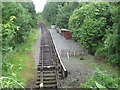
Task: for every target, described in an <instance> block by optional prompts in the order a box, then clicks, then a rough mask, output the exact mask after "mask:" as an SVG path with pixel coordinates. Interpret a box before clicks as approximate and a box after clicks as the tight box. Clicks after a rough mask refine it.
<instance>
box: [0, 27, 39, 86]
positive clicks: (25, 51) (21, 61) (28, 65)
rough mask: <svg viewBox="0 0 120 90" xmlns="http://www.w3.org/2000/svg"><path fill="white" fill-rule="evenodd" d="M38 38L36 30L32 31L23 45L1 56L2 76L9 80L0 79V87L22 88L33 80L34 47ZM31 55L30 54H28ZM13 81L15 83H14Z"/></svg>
mask: <svg viewBox="0 0 120 90" xmlns="http://www.w3.org/2000/svg"><path fill="white" fill-rule="evenodd" d="M37 36H38V30H37V29H33V30H32V32H31V34H30V36H29V37H27V38H26V39H25V43H23V44H20V45H18V47H16V48H15V49H14V50H12V51H10V52H6V53H5V54H4V55H3V66H2V75H3V77H8V78H10V79H6V78H5V79H2V77H1V79H0V81H2V84H0V85H1V87H4V88H5V87H9V88H10V87H11V88H12V87H14V88H17V87H20V85H19V84H21V85H22V86H23V87H25V86H26V83H27V81H28V80H29V79H31V78H34V75H35V74H34V69H35V66H34V58H33V56H34V54H33V53H34V46H35V40H36V39H37ZM30 53H32V54H30ZM11 79H14V80H15V81H16V82H18V83H19V84H17V83H16V82H14V81H13V80H11Z"/></svg>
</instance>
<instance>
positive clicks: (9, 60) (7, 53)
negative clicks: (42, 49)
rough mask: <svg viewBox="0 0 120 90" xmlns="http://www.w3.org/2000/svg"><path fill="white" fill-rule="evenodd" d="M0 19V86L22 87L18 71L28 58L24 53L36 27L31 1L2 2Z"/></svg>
mask: <svg viewBox="0 0 120 90" xmlns="http://www.w3.org/2000/svg"><path fill="white" fill-rule="evenodd" d="M2 20H3V22H2V35H1V34H0V35H1V36H2V76H3V77H1V78H0V87H2V88H13V87H14V88H23V86H25V82H26V81H25V80H22V78H21V77H20V75H21V74H20V73H21V71H22V70H23V69H24V66H25V65H26V60H28V56H27V55H26V53H27V52H28V50H30V49H31V48H32V46H33V44H34V40H35V37H36V35H37V33H35V35H34V36H33V35H32V34H33V33H34V32H35V31H34V30H32V28H33V27H34V28H35V27H36V14H35V10H34V5H33V3H20V2H3V3H2ZM32 36H33V37H32ZM30 37H31V38H30ZM31 45H32V46H31Z"/></svg>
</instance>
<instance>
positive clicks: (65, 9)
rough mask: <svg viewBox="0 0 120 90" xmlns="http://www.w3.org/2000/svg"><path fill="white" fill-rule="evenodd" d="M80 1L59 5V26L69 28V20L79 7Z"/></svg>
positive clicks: (57, 22)
mask: <svg viewBox="0 0 120 90" xmlns="http://www.w3.org/2000/svg"><path fill="white" fill-rule="evenodd" d="M78 5H79V4H78V3H77V2H74V3H64V6H59V8H58V14H57V18H56V24H57V26H59V27H61V28H68V20H69V18H70V15H71V14H72V12H73V10H74V9H75V8H77V7H78Z"/></svg>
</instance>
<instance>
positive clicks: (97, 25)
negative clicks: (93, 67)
mask: <svg viewBox="0 0 120 90" xmlns="http://www.w3.org/2000/svg"><path fill="white" fill-rule="evenodd" d="M118 8H119V7H118V6H114V4H112V3H108V2H96V3H89V4H86V5H84V6H82V7H81V8H79V9H76V10H74V12H73V14H72V15H71V16H70V19H69V29H70V30H71V32H72V37H73V39H74V40H76V41H78V42H79V43H81V44H83V47H84V48H86V49H88V50H89V51H90V52H91V53H95V55H97V56H104V57H106V58H107V60H108V61H109V62H111V63H113V64H116V63H119V62H120V60H118V59H119V58H120V57H119V56H120V55H118V54H120V53H119V49H120V47H119V46H118V43H119V42H120V41H119V40H118V37H119V36H120V34H119V33H118Z"/></svg>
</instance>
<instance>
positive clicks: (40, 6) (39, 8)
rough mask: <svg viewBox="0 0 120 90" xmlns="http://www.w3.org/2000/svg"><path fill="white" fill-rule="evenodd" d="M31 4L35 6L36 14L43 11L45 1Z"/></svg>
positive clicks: (34, 0) (37, 0) (39, 0)
mask: <svg viewBox="0 0 120 90" xmlns="http://www.w3.org/2000/svg"><path fill="white" fill-rule="evenodd" d="M33 3H34V4H35V10H36V13H38V12H42V11H43V9H44V5H45V4H46V0H33Z"/></svg>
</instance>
